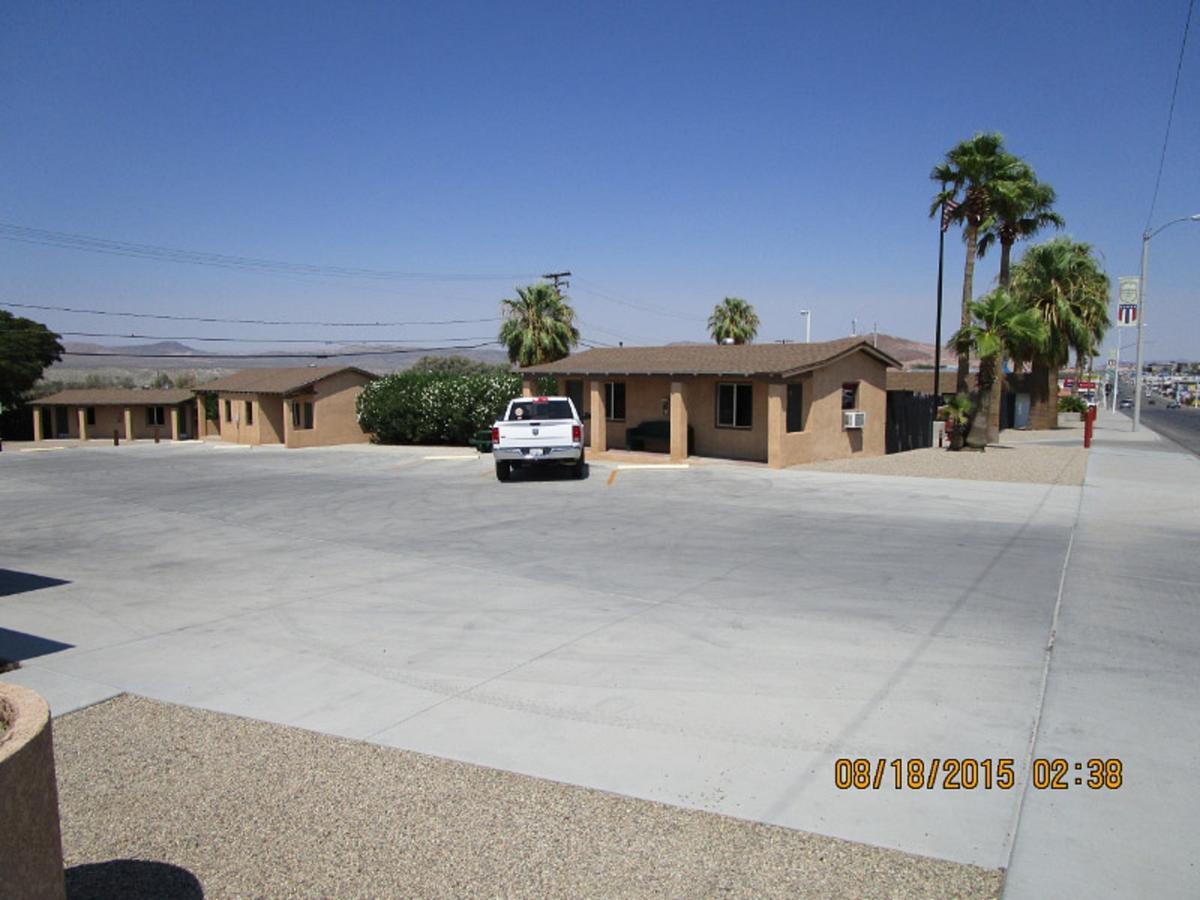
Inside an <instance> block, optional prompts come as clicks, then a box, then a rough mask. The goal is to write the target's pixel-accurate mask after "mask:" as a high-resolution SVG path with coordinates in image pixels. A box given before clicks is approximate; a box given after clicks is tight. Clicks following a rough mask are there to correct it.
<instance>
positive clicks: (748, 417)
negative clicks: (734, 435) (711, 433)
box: [717, 384, 754, 428]
mask: <svg viewBox="0 0 1200 900" xmlns="http://www.w3.org/2000/svg"><path fill="white" fill-rule="evenodd" d="M753 408H754V388H753V386H752V385H749V384H718V385H717V427H718V428H750V427H751V425H752V424H753V419H752V410H753Z"/></svg>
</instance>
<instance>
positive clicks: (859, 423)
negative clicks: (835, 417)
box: [842, 409, 867, 428]
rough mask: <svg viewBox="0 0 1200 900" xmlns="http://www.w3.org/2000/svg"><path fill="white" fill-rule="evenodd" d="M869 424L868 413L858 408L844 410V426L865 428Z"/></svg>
mask: <svg viewBox="0 0 1200 900" xmlns="http://www.w3.org/2000/svg"><path fill="white" fill-rule="evenodd" d="M866 425H867V414H866V413H865V412H862V411H861V410H857V409H848V410H845V411H843V412H842V428H865V427H866Z"/></svg>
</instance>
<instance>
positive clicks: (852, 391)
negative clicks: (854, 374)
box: [842, 381, 858, 409]
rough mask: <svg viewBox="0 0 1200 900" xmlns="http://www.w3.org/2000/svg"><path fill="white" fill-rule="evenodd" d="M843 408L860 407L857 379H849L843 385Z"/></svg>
mask: <svg viewBox="0 0 1200 900" xmlns="http://www.w3.org/2000/svg"><path fill="white" fill-rule="evenodd" d="M842 409H858V382H857V381H848V382H846V383H845V384H843V385H842Z"/></svg>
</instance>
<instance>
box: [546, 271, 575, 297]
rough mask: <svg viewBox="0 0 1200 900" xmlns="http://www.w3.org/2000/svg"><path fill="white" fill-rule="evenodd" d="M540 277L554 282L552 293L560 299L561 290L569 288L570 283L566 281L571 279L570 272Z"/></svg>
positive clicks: (552, 273)
mask: <svg viewBox="0 0 1200 900" xmlns="http://www.w3.org/2000/svg"><path fill="white" fill-rule="evenodd" d="M542 277H543V278H545V279H548V280H550V281H553V282H554V292H555V293H556V294H558V295H559V296H560V297H561V296H562V289H563V288H569V287H570V286H571V282H569V281H567V279H568V278H570V277H571V273H570V272H547V273H546V274H545V275H543V276H542Z"/></svg>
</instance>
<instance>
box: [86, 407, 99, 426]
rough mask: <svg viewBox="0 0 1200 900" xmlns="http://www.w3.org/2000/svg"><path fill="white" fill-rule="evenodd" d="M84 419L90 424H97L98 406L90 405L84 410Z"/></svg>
mask: <svg viewBox="0 0 1200 900" xmlns="http://www.w3.org/2000/svg"><path fill="white" fill-rule="evenodd" d="M84 421H86V422H87V423H88V424H89V425H95V424H96V407H94V406H89V407H88V408H87V409H86V410H85V412H84Z"/></svg>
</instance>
